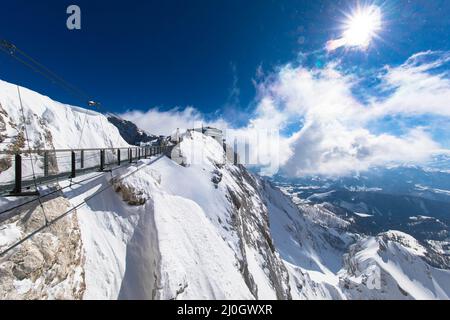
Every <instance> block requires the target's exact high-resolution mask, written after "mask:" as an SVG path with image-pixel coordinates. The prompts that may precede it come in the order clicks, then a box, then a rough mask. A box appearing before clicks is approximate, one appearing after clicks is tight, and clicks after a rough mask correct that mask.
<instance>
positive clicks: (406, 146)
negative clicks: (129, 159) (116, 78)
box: [122, 52, 450, 176]
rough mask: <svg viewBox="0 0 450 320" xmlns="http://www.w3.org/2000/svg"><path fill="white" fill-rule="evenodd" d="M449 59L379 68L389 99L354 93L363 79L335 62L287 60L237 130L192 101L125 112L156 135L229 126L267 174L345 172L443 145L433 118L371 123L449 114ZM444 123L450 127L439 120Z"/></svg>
mask: <svg viewBox="0 0 450 320" xmlns="http://www.w3.org/2000/svg"><path fill="white" fill-rule="evenodd" d="M449 61H450V53H443V52H423V53H419V54H416V55H414V56H412V57H411V58H409V59H408V60H407V61H406V62H405V63H404V64H402V65H400V66H398V67H385V68H383V69H382V70H379V82H380V84H379V85H378V87H377V88H375V89H378V90H379V91H381V92H384V93H385V94H384V98H382V99H381V98H379V95H376V94H375V95H373V96H372V97H370V96H369V97H368V102H367V103H362V102H361V101H359V100H358V99H357V98H356V97H355V95H354V93H353V89H354V88H355V86H358V85H359V84H360V81H361V80H362V79H361V78H360V77H359V76H358V75H356V74H348V73H347V74H344V73H343V72H341V71H339V63H338V62H330V63H329V64H328V65H327V66H325V67H324V68H323V69H308V68H306V67H302V66H294V65H292V64H288V65H286V66H283V67H281V68H279V69H278V70H277V71H276V72H274V73H272V74H270V75H268V76H266V78H265V81H264V80H263V81H262V82H260V83H258V84H257V89H258V94H257V101H256V109H255V110H254V112H253V115H252V116H250V118H249V120H248V123H247V125H245V126H243V127H240V128H237V129H236V130H230V129H229V128H230V126H229V124H228V123H227V122H226V121H224V120H223V119H222V118H220V117H218V118H216V119H213V120H207V119H205V117H204V116H203V115H202V114H201V113H200V112H199V111H198V110H197V109H195V108H193V107H187V108H185V109H177V108H176V109H172V110H168V111H161V110H159V109H158V108H153V109H150V110H148V111H147V112H141V111H130V112H127V113H125V114H123V115H122V116H123V117H124V118H126V119H128V120H131V121H133V122H135V123H136V124H137V125H138V126H139V127H141V128H143V129H145V130H147V131H149V132H151V133H155V134H171V133H172V132H173V131H174V130H176V128H180V129H186V128H192V127H198V126H200V125H201V124H203V125H211V126H215V127H218V128H221V129H228V130H226V133H227V141H228V142H229V143H230V144H233V141H234V138H235V137H237V138H238V144H239V146H238V148H239V151H240V153H241V159H242V157H245V155H243V151H244V150H245V144H248V145H249V146H250V148H249V152H250V154H249V155H248V157H249V160H250V164H260V165H263V166H266V169H267V170H265V172H266V173H268V174H273V173H275V172H276V171H277V169H278V168H279V167H280V168H281V169H282V171H283V172H284V173H285V174H287V175H290V176H298V175H305V174H324V175H345V174H348V173H350V172H354V171H363V170H367V169H369V168H371V167H373V166H382V165H388V164H398V163H422V162H425V161H427V160H428V159H429V157H430V156H431V155H433V154H434V153H437V152H443V150H444V151H445V148H446V147H445V146H442V145H440V144H439V143H438V142H437V141H434V140H433V138H432V134H431V132H430V130H431V129H430V128H432V127H433V124H432V123H430V124H429V125H428V126H427V127H426V128H425V127H419V126H414V125H411V124H408V125H409V127H406V128H404V127H402V132H403V133H402V135H394V134H392V133H389V132H386V130H385V129H384V130H383V128H382V127H380V128H376V129H378V130H376V132H372V131H371V130H370V129H373V127H371V126H370V125H373V123H374V122H376V121H378V120H381V121H382V119H383V117H385V116H397V115H398V116H410V115H414V116H420V115H430V114H431V115H434V116H435V117H438V118H439V120H440V121H441V122H442V119H447V118H449V117H450V104H449V101H450V81H449V79H448V74H447V73H445V71H443V70H445V68H443V66H445V65H446V64H447V63H448V62H449ZM367 94H369V93H367ZM440 130H441V131H442V130H449V131H450V128H449V129H445V128H442V125H440ZM277 131H279V132H284V135H281V134H280V135H277V134H276V132H277ZM286 132H288V133H286ZM447 132H448V131H447ZM449 134H450V132H449Z"/></svg>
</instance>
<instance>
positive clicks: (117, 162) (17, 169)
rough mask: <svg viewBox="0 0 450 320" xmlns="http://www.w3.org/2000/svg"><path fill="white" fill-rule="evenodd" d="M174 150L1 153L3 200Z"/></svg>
mask: <svg viewBox="0 0 450 320" xmlns="http://www.w3.org/2000/svg"><path fill="white" fill-rule="evenodd" d="M172 148H173V147H172V146H145V147H125V148H86V149H58V150H31V151H27V150H20V151H17V152H14V151H0V170H1V171H0V196H6V195H10V196H16V195H33V194H36V192H37V190H35V189H36V188H35V187H36V185H38V186H39V185H43V184H45V183H50V182H52V181H58V180H59V179H69V178H75V177H76V176H77V175H80V174H84V173H88V172H93V171H100V172H101V171H108V170H110V169H111V168H113V167H117V166H122V165H126V164H129V163H133V162H135V161H138V160H140V159H145V158H149V157H152V156H156V155H161V154H166V155H168V154H169V153H170V151H171V149H172Z"/></svg>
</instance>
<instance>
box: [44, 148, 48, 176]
mask: <svg viewBox="0 0 450 320" xmlns="http://www.w3.org/2000/svg"><path fill="white" fill-rule="evenodd" d="M44 177H48V151H44Z"/></svg>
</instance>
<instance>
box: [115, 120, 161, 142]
mask: <svg viewBox="0 0 450 320" xmlns="http://www.w3.org/2000/svg"><path fill="white" fill-rule="evenodd" d="M107 118H108V121H109V122H111V123H112V124H113V125H114V126H116V127H117V129H119V132H120V135H121V136H122V137H123V138H124V139H125V141H126V142H127V143H129V144H131V145H133V146H136V145H139V144H140V143H141V142H143V143H147V142H154V141H157V140H158V138H159V137H158V136H155V135H152V134H149V133H147V132H145V131H144V130H141V129H139V128H138V127H137V126H136V125H135V124H134V123H133V122H131V121H128V120H125V119H122V118H120V117H119V116H116V115H114V114H108V115H107Z"/></svg>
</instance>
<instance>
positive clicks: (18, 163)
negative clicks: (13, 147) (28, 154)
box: [12, 153, 22, 194]
mask: <svg viewBox="0 0 450 320" xmlns="http://www.w3.org/2000/svg"><path fill="white" fill-rule="evenodd" d="M14 165H15V182H14V190H13V191H12V193H16V194H19V193H21V192H22V156H21V155H20V154H18V153H17V154H16V155H15V163H14Z"/></svg>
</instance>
